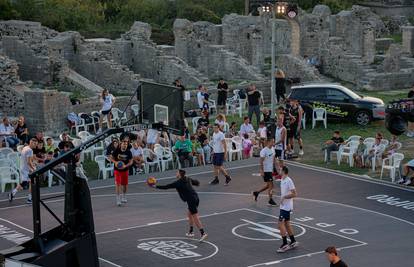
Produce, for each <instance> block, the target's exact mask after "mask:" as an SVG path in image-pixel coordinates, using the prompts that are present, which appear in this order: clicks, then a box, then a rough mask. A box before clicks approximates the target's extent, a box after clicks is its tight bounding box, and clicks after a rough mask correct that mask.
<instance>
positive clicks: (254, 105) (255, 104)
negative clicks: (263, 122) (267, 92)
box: [247, 84, 262, 125]
mask: <svg viewBox="0 0 414 267" xmlns="http://www.w3.org/2000/svg"><path fill="white" fill-rule="evenodd" d="M261 98H262V95H261V94H260V92H259V91H257V89H256V85H254V84H251V85H250V87H249V91H248V92H247V103H248V104H249V113H248V116H249V119H250V121H252V117H253V113H254V114H255V115H256V123H257V125H259V122H260V101H261Z"/></svg>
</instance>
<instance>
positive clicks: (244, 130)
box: [239, 116, 254, 136]
mask: <svg viewBox="0 0 414 267" xmlns="http://www.w3.org/2000/svg"><path fill="white" fill-rule="evenodd" d="M250 133H254V128H253V125H251V124H250V119H249V117H247V116H246V117H244V122H243V124H242V125H241V126H240V132H239V134H240V136H244V135H245V134H250Z"/></svg>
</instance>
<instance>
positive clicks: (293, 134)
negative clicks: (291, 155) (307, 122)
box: [288, 99, 304, 156]
mask: <svg viewBox="0 0 414 267" xmlns="http://www.w3.org/2000/svg"><path fill="white" fill-rule="evenodd" d="M289 112H290V115H291V116H292V117H291V118H292V120H291V123H290V135H289V136H288V138H289V146H290V150H291V151H294V147H293V146H294V143H295V139H296V140H297V141H298V144H299V155H301V156H302V155H303V154H304V152H303V140H302V137H301V129H302V118H303V114H304V111H303V108H302V106H301V105H300V104H299V101H298V100H296V99H292V100H290V110H289Z"/></svg>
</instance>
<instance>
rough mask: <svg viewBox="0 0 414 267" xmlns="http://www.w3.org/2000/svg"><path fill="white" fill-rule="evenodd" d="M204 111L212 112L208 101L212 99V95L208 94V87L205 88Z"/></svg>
mask: <svg viewBox="0 0 414 267" xmlns="http://www.w3.org/2000/svg"><path fill="white" fill-rule="evenodd" d="M203 96H204V99H203V110H204V111H207V112H209V111H210V106H209V102H208V99H209V97H210V94H209V93H208V90H207V87H205V86H203Z"/></svg>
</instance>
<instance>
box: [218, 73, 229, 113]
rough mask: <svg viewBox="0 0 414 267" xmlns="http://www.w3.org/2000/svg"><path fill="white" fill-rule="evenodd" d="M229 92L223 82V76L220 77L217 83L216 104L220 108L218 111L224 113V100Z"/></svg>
mask: <svg viewBox="0 0 414 267" xmlns="http://www.w3.org/2000/svg"><path fill="white" fill-rule="evenodd" d="M228 92H229V86H228V85H227V83H226V82H224V79H223V78H220V81H219V83H218V85H217V94H218V96H217V106H218V107H219V109H220V112H223V113H226V101H227V94H228Z"/></svg>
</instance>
